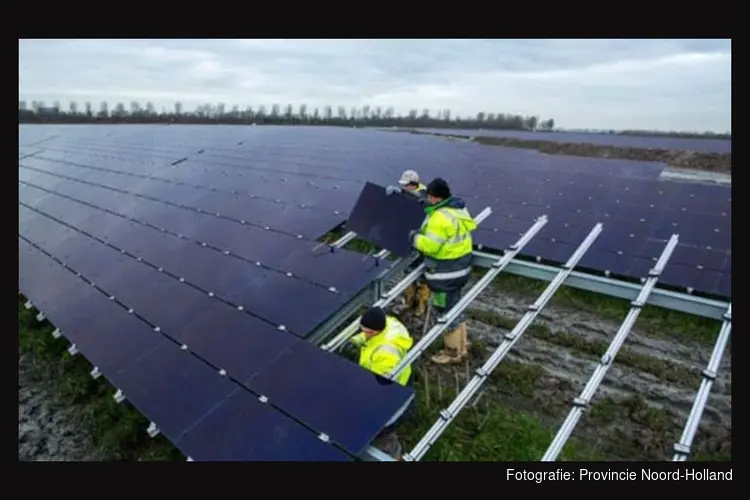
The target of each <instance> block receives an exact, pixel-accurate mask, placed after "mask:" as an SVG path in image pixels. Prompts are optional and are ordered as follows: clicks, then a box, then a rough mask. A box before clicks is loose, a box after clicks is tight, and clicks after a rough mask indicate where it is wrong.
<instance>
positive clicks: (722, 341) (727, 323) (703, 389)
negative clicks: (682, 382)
mask: <svg viewBox="0 0 750 500" xmlns="http://www.w3.org/2000/svg"><path fill="white" fill-rule="evenodd" d="M731 332H732V304H729V308H728V309H727V312H726V313H724V323H722V325H721V330H719V337H718V338H717V339H716V344H714V351H713V352H712V353H711V359H710V360H709V361H708V366H707V367H706V369H705V370H703V380H701V386H700V389H698V392H697V393H696V395H695V400H694V401H693V408H692V409H691V410H690V416H689V417H688V420H687V423H686V424H685V429H684V430H683V431H682V437H681V438H680V441H679V442H677V443H675V445H674V451H675V453H674V456H673V457H672V461H673V462H684V461H686V460H687V457H688V455H690V448H691V447H692V445H693V439H694V438H695V434H696V433H697V432H698V424H700V421H701V417H702V416H703V410H705V408H706V403H707V402H708V395H709V394H710V392H711V386H713V384H714V380H716V372H718V371H719V365H720V364H721V357H722V356H723V354H724V350H725V349H726V347H727V342H729V335H730V334H731Z"/></svg>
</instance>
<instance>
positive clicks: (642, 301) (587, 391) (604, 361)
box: [542, 234, 678, 462]
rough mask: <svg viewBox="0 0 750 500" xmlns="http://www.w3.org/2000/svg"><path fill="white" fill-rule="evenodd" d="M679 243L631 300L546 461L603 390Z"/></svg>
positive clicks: (674, 241) (664, 254)
mask: <svg viewBox="0 0 750 500" xmlns="http://www.w3.org/2000/svg"><path fill="white" fill-rule="evenodd" d="M677 243H678V236H677V235H676V234H673V235H672V237H671V238H670V239H669V241H668V242H667V245H666V246H665V247H664V250H663V251H662V253H661V256H660V257H659V260H658V261H657V262H656V265H654V267H653V269H651V270H650V271H649V273H648V278H647V279H646V282H645V283H644V284H643V287H642V288H641V292H640V293H639V294H638V297H636V299H635V300H634V301H633V302H632V303H631V308H630V311H629V312H628V314H627V316H626V317H625V320H624V321H623V322H622V325H621V326H620V329H619V330H618V331H617V334H615V337H614V338H613V339H612V342H610V344H609V347H608V348H607V352H605V353H604V355H603V356H602V357H601V359H600V360H599V364H598V365H597V367H596V369H595V370H594V373H592V374H591V377H590V378H589V380H588V382H587V383H586V386H585V387H584V388H583V391H581V394H580V395H579V396H578V397H577V398H575V399H574V400H573V407H572V408H571V410H570V413H568V416H567V417H566V419H565V421H564V422H563V424H562V426H561V427H560V429H559V430H558V431H557V435H556V436H555V438H554V439H553V440H552V443H551V444H550V445H549V448H547V451H546V452H545V453H544V456H543V457H542V462H554V461H555V460H557V457H558V456H559V455H560V452H561V451H562V449H563V447H564V446H565V443H567V442H568V439H570V435H571V434H572V433H573V430H574V429H575V427H576V425H577V424H578V422H579V421H580V420H581V417H582V416H583V412H584V411H585V410H586V409H587V408H588V407H589V406H590V405H591V399H592V398H593V397H594V394H595V393H596V391H597V389H599V386H600V385H601V383H602V381H603V380H604V377H605V375H606V374H607V371H608V370H609V367H610V366H612V363H613V362H614V360H615V357H616V356H617V353H618V352H619V350H620V348H621V347H622V345H623V343H624V342H625V339H626V338H627V336H628V334H629V333H630V331H631V330H632V328H633V325H635V322H636V321H637V320H638V316H639V315H640V314H641V311H642V310H643V306H645V305H646V300H647V299H648V297H649V295H650V294H651V292H652V291H653V290H654V287H655V286H656V283H657V282H658V281H659V276H661V273H662V271H663V270H664V267H665V266H666V265H667V262H668V261H669V259H670V257H672V252H674V249H675V247H677Z"/></svg>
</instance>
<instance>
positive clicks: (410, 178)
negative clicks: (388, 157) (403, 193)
mask: <svg viewBox="0 0 750 500" xmlns="http://www.w3.org/2000/svg"><path fill="white" fill-rule="evenodd" d="M412 182H416V183H419V174H418V173H416V172H415V171H414V170H406V171H404V173H403V174H401V179H399V181H398V183H399V184H401V185H402V186H406V185H407V184H411V183H412Z"/></svg>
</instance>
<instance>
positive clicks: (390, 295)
mask: <svg viewBox="0 0 750 500" xmlns="http://www.w3.org/2000/svg"><path fill="white" fill-rule="evenodd" d="M491 214H492V209H491V208H490V207H486V208H485V209H484V210H482V211H481V212H480V213H479V214H478V215H477V216H476V217H474V221H475V222H476V223H477V224H481V223H482V222H483V221H484V220H485V219H486V218H487V217H489V216H490V215H491ZM351 234H355V233H351ZM347 236H348V234H347V235H346V236H344V238H346V237H347ZM355 236H356V234H355ZM344 238H342V239H344ZM352 238H353V237H352ZM339 241H341V240H339ZM348 241H351V238H350V239H349V240H348ZM336 243H338V242H336ZM336 243H334V245H335V244H336ZM380 253H382V252H380ZM376 257H377V254H376ZM381 258H383V257H381ZM424 270H425V264H424V263H422V264H420V265H419V266H417V267H416V268H415V269H414V270H413V271H412V272H410V273H409V274H407V275H406V277H405V278H404V279H402V280H401V281H399V282H398V283H397V284H396V285H394V286H393V288H391V289H390V290H388V291H387V292H383V293H382V294H381V296H380V299H379V300H377V301H376V302H375V303H374V304H373V307H383V308H384V307H386V306H388V305H389V304H390V303H391V302H393V301H394V300H396V299H397V298H398V297H399V296H400V295H401V294H402V293H404V292H405V291H406V289H407V288H409V287H410V286H411V285H412V283H414V282H415V281H417V280H418V279H419V277H420V276H422V273H423V272H424ZM358 330H359V318H357V319H356V320H354V321H352V322H351V323H350V324H349V326H347V327H346V328H344V329H343V330H342V331H341V332H340V333H339V334H338V335H336V336H335V337H334V338H332V339H331V340H330V341H328V342H327V343H325V344H323V346H321V349H323V350H325V351H332V352H333V351H336V350H338V349H340V348H341V346H343V345H344V344H346V342H347V341H348V340H349V339H350V338H351V337H352V336H354V335H355V334H356V333H357V331H358Z"/></svg>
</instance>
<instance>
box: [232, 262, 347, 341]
mask: <svg viewBox="0 0 750 500" xmlns="http://www.w3.org/2000/svg"><path fill="white" fill-rule="evenodd" d="M222 288H223V289H225V291H226V295H227V296H228V297H230V298H231V299H233V300H235V301H236V302H235V303H237V304H238V305H242V306H243V307H244V308H245V309H247V310H248V311H252V312H253V313H254V314H257V315H258V316H260V317H262V318H264V319H265V320H267V321H270V322H272V323H274V324H277V325H284V326H285V327H286V328H287V329H288V330H291V331H292V332H294V333H295V334H297V335H299V336H301V337H307V336H308V335H309V334H310V333H312V331H313V329H314V328H315V327H316V326H318V325H319V324H320V323H322V322H323V321H325V320H326V319H328V317H329V316H330V315H331V314H332V313H333V311H335V310H336V309H338V308H339V307H341V306H342V305H343V304H344V303H345V301H346V300H347V299H348V297H347V296H344V295H342V294H336V293H332V292H328V291H326V290H325V289H323V288H320V287H316V286H314V285H311V284H309V283H307V282H305V281H301V280H298V279H296V278H289V277H286V276H284V275H281V274H278V273H274V272H265V273H264V274H263V275H262V276H261V277H259V278H258V279H255V280H248V279H245V278H244V277H242V276H239V277H236V278H235V279H233V280H231V281H229V282H227V283H226V284H225V285H224V286H223V287H222Z"/></svg>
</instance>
